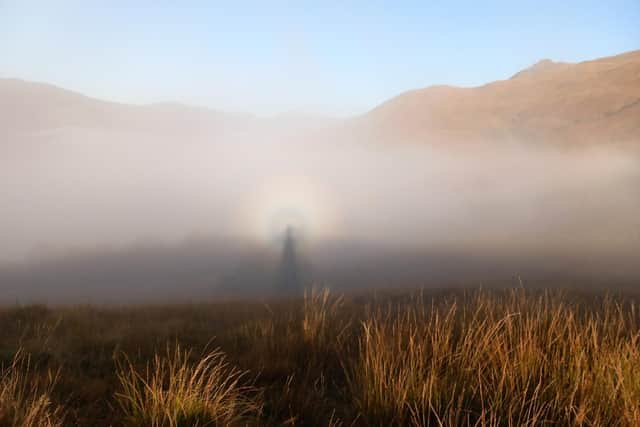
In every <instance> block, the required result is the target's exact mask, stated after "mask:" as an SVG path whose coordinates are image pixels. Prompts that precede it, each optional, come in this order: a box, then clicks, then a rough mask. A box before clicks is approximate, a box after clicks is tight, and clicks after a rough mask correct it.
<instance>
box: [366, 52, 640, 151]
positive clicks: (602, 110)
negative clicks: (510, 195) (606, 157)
mask: <svg viewBox="0 0 640 427" xmlns="http://www.w3.org/2000/svg"><path fill="white" fill-rule="evenodd" d="M360 121H361V123H364V125H365V126H366V128H368V129H370V130H373V132H375V133H376V134H377V135H379V136H380V137H382V138H389V137H395V138H405V139H410V140H420V141H438V140H468V139H473V140H476V139H479V140H486V141H495V140H525V141H533V142H539V141H543V142H555V143H575V144H582V143H626V142H636V143H637V142H640V51H633V52H628V53H625V54H621V55H617V56H612V57H607V58H601V59H596V60H593V61H586V62H581V63H577V64H567V63H554V62H552V61H549V60H544V61H540V62H539V63H537V64H535V65H534V66H532V67H530V68H528V69H526V70H523V71H521V72H519V73H517V74H515V75H514V76H513V77H512V78H510V79H508V80H503V81H496V82H492V83H489V84H486V85H484V86H479V87H474V88H457V87H450V86H432V87H428V88H425V89H419V90H414V91H410V92H406V93H404V94H401V95H399V96H398V97H396V98H393V99H391V100H389V101H388V102H385V103H384V104H382V105H380V106H379V107H377V108H375V109H373V110H372V111H370V112H369V113H367V114H365V115H364V116H363V117H361V118H360Z"/></svg>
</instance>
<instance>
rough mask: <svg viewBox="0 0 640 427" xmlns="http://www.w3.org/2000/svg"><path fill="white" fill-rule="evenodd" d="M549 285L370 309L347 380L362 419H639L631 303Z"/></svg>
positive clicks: (494, 422) (482, 422)
mask: <svg viewBox="0 0 640 427" xmlns="http://www.w3.org/2000/svg"><path fill="white" fill-rule="evenodd" d="M564 301H565V300H564V299H563V298H562V297H561V295H558V293H549V292H547V293H544V294H542V295H539V296H531V295H528V294H526V293H525V292H524V291H523V290H514V291H512V292H510V293H509V294H507V295H499V294H492V293H486V292H477V293H474V294H472V295H471V296H467V297H466V298H457V299H452V300H449V301H440V302H439V303H437V304H436V303H432V304H431V305H429V304H422V303H416V304H409V305H403V306H390V307H387V308H385V309H378V310H377V311H375V312H373V313H372V314H371V315H370V316H369V317H368V318H367V319H365V320H364V321H363V322H362V333H361V336H360V338H359V341H358V343H359V347H358V354H357V355H356V357H355V360H354V361H353V363H352V364H349V365H347V366H346V371H347V376H348V381H347V383H348V390H349V393H351V394H352V396H353V403H354V405H355V406H356V407H357V410H358V411H359V413H360V415H361V416H362V417H363V418H364V419H365V420H367V423H373V424H379V425H386V424H396V425H407V424H412V425H427V426H428V425H437V426H444V425H446V426H458V425H474V426H476V425H477V426H498V425H508V426H533V425H558V424H560V425H588V426H603V425H607V426H615V425H625V426H635V425H640V347H639V331H638V324H639V322H638V313H637V309H636V307H635V306H634V305H629V306H624V307H623V306H622V305H621V304H620V303H616V302H614V301H613V300H611V299H606V300H604V301H603V302H602V305H601V306H600V307H595V308H593V309H590V308H588V307H586V308H585V307H581V306H580V305H572V304H568V303H566V302H564Z"/></svg>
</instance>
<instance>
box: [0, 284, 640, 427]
mask: <svg viewBox="0 0 640 427" xmlns="http://www.w3.org/2000/svg"><path fill="white" fill-rule="evenodd" d="M639 316H640V312H639V311H638V307H637V305H636V302H635V298H634V297H630V296H622V295H616V296H610V295H605V294H604V293H602V294H599V293H589V294H585V293H576V292H569V291H544V290H536V291H531V290H524V289H513V290H468V291H440V292H421V291H415V292H387V293H384V292H377V293H375V294H374V293H373V292H372V293H371V294H366V295H364V294H363V295H358V296H355V295H350V296H339V295H335V294H333V293H330V292H329V291H326V290H317V291H314V292H310V293H308V294H307V295H306V296H305V297H304V298H301V299H293V300H279V301H276V300H273V301H267V302H265V301H236V302H219V303H210V304H209V303H207V304H191V305H186V304H183V305H173V306H148V307H141V306H139V307H126V308H113V307H112V308H99V307H70V308H47V307H43V306H28V307H13V308H5V309H2V310H0V361H1V363H2V366H3V368H2V377H1V378H0V425H2V426H5V425H6V426H25V425H27V426H43V425H44V426H47V425H49V426H56V425H82V426H109V425H113V426H121V425H135V426H143V425H144V426H192V425H199V426H204V425H274V426H276V425H309V426H340V425H344V426H351V425H354V426H366V425H433V426H440V425H447V426H448V425H456V426H457V425H478V426H493V425H513V426H522V425H557V424H561V425H593V426H596V425H598V426H601V425H625V426H626V425H640V342H639V337H640V328H639V326H640V317H639Z"/></svg>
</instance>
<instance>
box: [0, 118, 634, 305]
mask: <svg viewBox="0 0 640 427" xmlns="http://www.w3.org/2000/svg"><path fill="white" fill-rule="evenodd" d="M20 138H22V139H20ZM25 138H27V139H28V140H27V141H25ZM12 142H13V144H12V146H17V147H19V149H10V150H9V149H7V148H6V147H7V145H5V150H6V151H7V154H8V155H7V156H3V157H2V160H0V162H1V163H2V165H1V166H2V167H1V168H0V175H1V178H2V179H1V180H0V200H2V203H3V206H2V210H1V211H0V235H2V237H3V240H2V243H1V244H0V259H2V260H3V263H4V264H5V267H3V268H1V269H0V270H1V271H2V273H0V283H1V284H2V288H3V299H4V300H6V301H8V302H15V301H29V300H34V301H46V302H65V301H84V302H92V301H93V302H103V301H112V302H118V301H119V302H126V301H132V300H138V301H144V300H158V299H160V300H171V299H184V300H188V299H189V298H199V297H202V296H216V295H218V296H220V295H244V294H261V293H263V292H265V290H266V292H268V291H269V290H270V289H271V287H272V284H273V280H274V279H273V277H274V271H275V268H276V265H277V262H278V259H279V256H280V249H281V240H280V235H281V233H282V232H283V230H284V228H285V227H286V226H287V225H293V226H294V227H295V228H296V230H297V237H298V240H299V251H300V256H301V257H302V259H303V260H304V263H305V265H306V266H307V267H308V268H306V270H307V272H308V276H307V277H306V280H308V281H309V282H311V281H313V282H316V283H322V284H325V285H330V286H335V287H338V288H343V289H354V288H361V287H367V286H368V287H394V286H421V285H429V286H431V285H434V286H435V285H442V283H461V282H465V283H475V284H478V283H480V282H481V281H483V280H487V281H488V280H509V278H513V277H515V276H517V275H521V276H525V277H528V278H531V280H534V279H535V280H551V281H553V280H558V281H562V280H565V279H571V278H580V279H581V280H584V279H593V280H597V281H601V282H602V283H607V281H608V280H611V281H617V280H634V279H636V278H639V277H640V267H639V266H638V265H637V260H636V254H637V253H640V235H639V233H640V231H639V230H640V196H639V193H638V190H637V189H638V188H640V155H639V154H640V153H639V152H638V151H637V149H636V148H633V147H611V146H608V145H607V144H605V143H603V144H602V145H598V146H591V145H590V146H587V147H575V146H574V147H571V148H567V147H562V146H557V145H552V144H545V143H544V141H540V142H539V143H535V144H533V143H523V142H513V141H512V142H508V143H507V142H504V141H501V142H493V143H491V142H489V143H488V142H477V141H448V140H440V139H437V138H435V137H434V139H433V140H432V141H431V142H430V143H428V144H415V143H410V142H406V141H402V140H392V139H389V140H384V141H380V140H376V141H375V142H374V141H372V140H370V139H369V138H368V137H367V135H365V134H363V133H359V132H357V130H354V128H351V127H349V126H344V125H340V126H335V125H334V126H330V127H327V126H317V127H305V128H304V129H302V128H297V129H295V130H292V128H291V127H288V126H279V125H278V126H273V127H269V128H265V127H255V128H254V127H249V128H247V129H245V130H243V131H241V132H234V133H230V134H227V135H225V136H224V137H222V136H220V135H217V136H212V135H208V134H197V135H193V134H189V135H186V134H185V135H182V136H181V135H176V134H174V133H169V134H166V133H163V132H142V133H140V132H130V131H121V132H111V131H109V132H106V131H104V130H95V129H84V128H70V129H62V130H57V131H55V132H53V131H52V132H47V133H37V134H29V135H28V136H25V134H21V136H20V137H19V138H18V137H16V138H15V139H13V140H12Z"/></svg>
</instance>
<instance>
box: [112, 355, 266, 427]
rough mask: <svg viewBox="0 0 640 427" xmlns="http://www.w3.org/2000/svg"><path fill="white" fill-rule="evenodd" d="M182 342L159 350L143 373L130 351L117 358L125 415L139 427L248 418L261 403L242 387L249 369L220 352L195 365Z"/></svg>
mask: <svg viewBox="0 0 640 427" xmlns="http://www.w3.org/2000/svg"><path fill="white" fill-rule="evenodd" d="M190 359H191V352H190V351H188V350H183V349H182V348H180V346H179V345H177V346H175V348H174V349H173V350H171V349H170V348H167V351H166V353H165V354H156V355H155V356H154V358H153V361H152V362H150V363H147V365H146V369H145V370H144V371H143V372H140V371H139V370H137V369H136V368H135V366H134V364H133V363H132V362H131V361H130V360H129V358H128V357H127V356H126V355H123V356H122V358H121V359H119V360H118V361H117V376H118V379H119V380H120V384H121V386H122V390H121V391H119V392H117V393H116V400H117V401H118V403H119V404H120V408H121V410H122V413H123V414H124V415H125V419H126V420H127V422H128V423H129V424H131V425H139V426H150V427H160V426H170V427H180V426H207V425H230V424H240V423H241V422H249V420H248V418H249V417H253V416H257V415H258V414H259V412H260V411H259V410H260V405H259V404H258V403H257V402H255V401H253V400H251V399H249V398H248V397H246V396H245V394H246V393H249V392H251V390H250V388H249V387H242V386H240V381H241V380H242V378H243V376H245V373H244V372H241V371H239V370H238V369H236V368H233V367H230V366H229V365H228V363H227V362H226V360H225V356H224V354H223V353H222V352H220V351H218V350H216V351H213V352H210V353H209V354H207V355H205V356H204V357H202V358H201V359H199V360H198V361H196V362H194V363H191V361H190Z"/></svg>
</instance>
